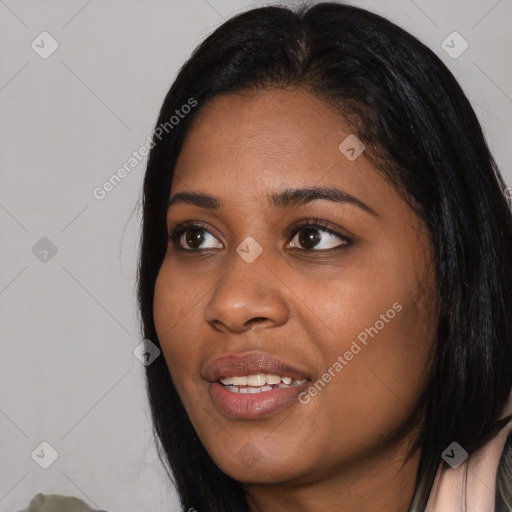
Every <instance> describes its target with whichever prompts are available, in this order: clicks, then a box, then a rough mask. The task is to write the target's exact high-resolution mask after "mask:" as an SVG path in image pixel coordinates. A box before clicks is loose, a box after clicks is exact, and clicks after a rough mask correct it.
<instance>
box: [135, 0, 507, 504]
mask: <svg viewBox="0 0 512 512" xmlns="http://www.w3.org/2000/svg"><path fill="white" fill-rule="evenodd" d="M271 88H274V89H289V88H302V89H304V90H306V91H308V92H311V93H312V94H315V95H316V96H318V97H319V98H322V99H323V100H325V101H326V102H327V103H329V104H330V105H332V106H333V108H336V109H337V111H338V112H339V114H340V118H343V119H344V120H346V121H348V122H349V123H350V125H351V127H352V129H353V133H355V134H356V135H357V137H358V138H359V139H360V140H361V141H362V142H363V143H364V144H365V146H366V148H367V151H366V153H365V155H367V156H368V157H369V158H370V159H371V160H372V161H373V162H375V164H376V166H377V168H378V169H379V171H380V172H381V173H382V175H383V176H385V177H386V179H389V180H390V181H391V182H392V183H394V184H395V185H396V187H397V190H399V191H400V192H401V194H402V196H403V197H404V198H405V199H406V200H407V201H408V203H409V204H410V206H411V207H412V208H413V209H414V211H415V212H416V213H417V214H418V216H419V217H420V219H421V220H422V221H423V223H424V224H425V226H426V228H427V230H428V233H429V235H430V240H431V244H432V249H433V254H434V256H435V266H436V276H435V285H436V290H437V293H438V296H439V309H438V311H437V312H436V314H437V315H438V318H437V319H436V322H437V324H436V325H437V333H436V339H435V353H434V358H433V363H432V367H431V368H430V372H429V375H428V379H427V382H426V384H425V387H424V390H423V391H422V393H421V396H419V397H418V401H417V411H416V412H417V417H418V418H419V420H418V421H419V422H420V423H419V426H420V428H419V430H418V432H419V434H418V437H417V443H416V444H415V447H416V448H417V447H420V448H421V459H420V463H419V468H418V475H417V481H416V487H415V491H414V499H413V502H414V505H413V502H411V506H410V509H409V510H413V509H414V510H415V511H416V510H417V511H422V510H424V508H425V505H426V501H427V499H428V495H429V492H430V489H431V485H432V482H433V479H434V476H435V474H436V471H437V469H438V468H439V465H440V464H441V463H442V459H441V454H442V452H443V450H444V449H445V448H446V447H447V446H448V445H450V444H451V443H452V442H453V441H456V442H457V443H459V444H460V445H461V446H462V447H463V448H464V449H465V450H466V451H467V452H468V453H469V454H471V453H472V452H474V451H475V450H477V449H478V448H479V447H481V446H482V445H483V444H484V443H485V442H486V441H488V440H489V439H491V438H492V437H493V436H494V435H495V434H496V432H497V431H498V429H499V428H500V427H501V426H502V425H503V420H502V421H501V422H498V421H497V420H498V418H499V417H500V413H501V411H502V409H503V407H504V405H505V403H506V401H507V398H508V396H509V393H510V391H511V387H512V371H511V368H512V257H511V255H512V216H511V212H510V205H509V204H508V201H507V199H506V197H505V189H506V186H505V183H504V181H503V179H502V177H501V175H500V173H499V170H498V167H497V165H496V163H495V160H494V159H493V157H492V155H491V153H490V151H489V149H488V146H487V143H486V140H485V137H484V135H483V132H482V129H481V127H480V124H479V122H478V120H477V117H476V115H475V113H474V110H473V109H472V107H471V105H470V103H469V101H468V99H467V97H466V95H465V94H464V92H463V91H462V89H461V87H460V86H459V84H458V83H457V81H456V79H455V78H454V77H453V75H452V74H451V72H450V71H449V70H448V68H447V67H446V66H445V65H444V64H443V63H442V61H441V60H440V59H439V58H438V57H437V56H436V55H435V54H434V53H433V52H432V51H431V50H430V49H428V48H427V47H426V46H425V45H424V44H422V43H421V42H420V41H419V40H418V39H416V38H415V37H413V36H412V35H410V34H409V33H407V32H406V31H404V30H403V29H401V28H399V27H398V26H396V25H395V24H393V23H391V22H390V21H389V20H387V19H385V18H384V17H381V16H379V15H377V14H374V13H371V12H369V11H366V10H364V9H361V8H357V7H354V6H348V5H344V4H340V3H331V2H323V3H318V4H316V5H307V4H303V5H301V6H298V7H297V6H296V7H293V8H292V7H286V6H277V5H275V6H268V7H260V8H254V9H251V10H248V11H246V12H243V13H241V14H238V15H236V16H234V17H233V18H231V19H229V20H227V21H226V22H225V23H223V24H222V25H221V26H220V27H219V28H217V29H216V30H215V31H214V32H213V33H212V34H211V35H209V36H208V37H207V38H206V39H205V40H204V41H203V42H202V43H201V44H200V45H199V46H198V47H197V48H196V50H195V51H194V52H193V54H192V56H191V57H190V59H189V60H188V61H187V62H186V63H185V64H184V65H183V67H182V68H181V69H180V71H179V74H178V76H177V78H176V80H175V81H174V83H173V84H172V86H171V88H170V90H169V92H168V93H167V95H166V97H165V100H164V102H163V105H162V108H161V110H160V114H159V117H158V120H157V125H156V126H157V127H159V126H160V127H161V126H163V125H164V123H167V125H166V128H165V134H164V133H163V130H162V129H160V130H158V133H157V130H155V132H154V135H153V142H154V146H153V147H152V149H151V151H150V155H149V160H148V164H147V170H146V175H145V179H144V187H143V201H142V202H143V221H142V237H141V246H140V255H139V268H138V301H139V308H140V315H141V331H142V336H143V338H144V339H150V340H151V341H152V342H153V343H155V344H156V345H157V346H160V345H159V341H158V337H157V333H156V330H155V325H154V321H153V297H154V290H155V281H156V278H157V275H158V272H159V268H160V265H161V263H162V260H163V258H164V255H165V252H166V248H167V226H166V213H167V206H168V200H169V194H170V188H171V183H172V179H173V170H174V166H175V164H176V161H177V158H178V155H179V153H180V150H181V148H182V145H183V141H184V140H185V137H186V134H187V131H188V129H189V126H190V124H191V122H192V121H193V119H194V118H195V117H196V116H197V114H198V113H199V112H200V111H201V109H202V108H204V106H205V105H207V104H208V102H210V101H211V100H213V99H214V98H215V97H216V96H218V95H220V94H230V93H241V92H246V91H255V90H260V89H271ZM187 104H188V105H197V106H195V107H194V108H192V109H187V111H189V113H188V114H187V115H184V116H180V120H179V122H178V123H172V124H170V123H169V119H170V118H171V116H173V114H174V113H175V112H176V109H178V110H179V109H181V108H182V106H183V105H187ZM183 112H185V110H183ZM162 135H163V136H162ZM146 379H147V380H146V384H147V393H148V397H149V402H150V407H151V414H152V419H153V428H154V433H155V439H157V449H158V453H159V456H160V458H161V460H162V462H163V463H164V465H166V464H168V465H169V467H170V469H171V471H172V474H171V473H169V476H170V477H171V479H172V480H173V481H174V483H175V485H176V488H177V491H178V493H179V496H180V500H181V503H182V506H183V510H188V509H189V508H195V509H196V510H198V511H200V512H221V511H222V512H243V511H248V510H249V509H248V505H247V502H246V495H245V491H244V485H243V484H242V483H240V482H238V481H236V480H234V479H232V478H231V477H229V476H228V475H226V474H225V473H224V472H222V471H221V470H220V469H219V468H218V467H217V466H216V465H215V464H214V462H213V461H212V459H211V458H210V456H209V454H208V453H207V451H206V450H205V448H204V446H203V445H202V443H201V442H200V440H199V438H198V436H197V434H196V432H195V430H194V428H193V426H192V424H191V422H190V420H189V418H188V416H187V414H186V412H185V409H184V407H183V405H182V403H181V401H180V398H179V396H178V394H177V392H176V388H175V386H174V384H173V382H172V379H171V375H170V374H169V370H168V367H167V366H166V363H165V360H164V358H163V357H159V358H157V359H156V360H155V361H154V362H153V363H152V364H151V365H149V366H147V367H146ZM166 469H167V466H166Z"/></svg>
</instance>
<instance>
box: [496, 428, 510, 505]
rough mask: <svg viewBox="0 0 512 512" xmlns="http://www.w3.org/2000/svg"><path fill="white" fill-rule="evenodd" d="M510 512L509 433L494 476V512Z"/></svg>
mask: <svg viewBox="0 0 512 512" xmlns="http://www.w3.org/2000/svg"><path fill="white" fill-rule="evenodd" d="M511 511H512V431H510V432H509V434H508V436H507V440H506V441H505V446H504V447H503V452H502V454H501V457H500V461H499V465H498V472H497V476H496V503H495V512H511Z"/></svg>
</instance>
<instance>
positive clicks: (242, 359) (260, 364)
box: [204, 352, 311, 382]
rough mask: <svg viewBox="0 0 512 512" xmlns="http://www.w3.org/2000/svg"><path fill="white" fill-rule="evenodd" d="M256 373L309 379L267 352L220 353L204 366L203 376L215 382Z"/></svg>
mask: <svg viewBox="0 0 512 512" xmlns="http://www.w3.org/2000/svg"><path fill="white" fill-rule="evenodd" d="M256 373H266V374H273V375H280V376H282V377H291V378H292V379H297V380H300V379H308V380H311V379H310V378H309V377H308V375H307V373H306V372H305V371H304V370H301V369H300V368H297V367H295V366H292V365H291V364H289V363H286V362H284V361H282V360H281V359H279V358H277V357H276V356H274V355H272V354H269V353H268V352H251V353H244V354H225V355H222V356H220V357H218V358H217V359H214V360H213V361H212V363H211V364H209V365H208V366H207V367H206V371H205V375H204V377H205V378H206V380H208V381H209V382H217V381H219V380H220V379H225V378H228V377H241V376H244V375H253V374H256Z"/></svg>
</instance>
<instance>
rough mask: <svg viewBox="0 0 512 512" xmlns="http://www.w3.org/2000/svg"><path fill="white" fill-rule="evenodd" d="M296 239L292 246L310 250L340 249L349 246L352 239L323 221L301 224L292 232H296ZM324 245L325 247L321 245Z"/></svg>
mask: <svg viewBox="0 0 512 512" xmlns="http://www.w3.org/2000/svg"><path fill="white" fill-rule="evenodd" d="M295 233H296V235H295V236H294V238H293V240H292V242H291V243H292V244H294V240H295V239H297V242H296V243H295V245H292V248H298V249H305V250H309V251H313V250H315V251H322V250H326V251H327V250H331V249H338V248H341V247H344V246H349V245H350V244H351V243H352V240H351V239H350V238H349V237H348V236H347V235H345V234H343V233H340V232H338V231H336V230H335V229H333V228H328V227H327V226H326V223H325V222H323V221H308V222H307V223H303V224H302V225H299V226H297V227H295V228H293V230H290V234H295ZM321 245H323V247H322V246H321Z"/></svg>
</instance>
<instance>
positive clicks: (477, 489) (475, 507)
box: [425, 392, 512, 512]
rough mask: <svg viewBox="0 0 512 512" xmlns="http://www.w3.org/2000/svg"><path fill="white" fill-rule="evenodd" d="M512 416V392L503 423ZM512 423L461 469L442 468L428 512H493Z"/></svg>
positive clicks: (470, 457) (435, 481) (431, 495)
mask: <svg viewBox="0 0 512 512" xmlns="http://www.w3.org/2000/svg"><path fill="white" fill-rule="evenodd" d="M510 414H512V392H511V394H510V396H509V399H508V403H507V405H506V406H505V409H504V411H503V413H502V415H501V416H500V419H501V418H503V417H505V416H508V415H510ZM511 431H512V420H510V421H509V422H508V423H507V424H506V425H505V426H504V427H503V428H502V429H501V430H500V431H499V433H498V434H497V435H496V436H495V437H494V438H492V439H491V440H490V441H488V442H487V443H486V444H485V445H484V446H482V447H481V448H480V449H479V450H478V451H476V452H474V453H473V454H471V455H470V456H469V457H468V458H467V459H466V460H465V461H464V462H463V463H462V464H461V465H460V466H459V467H457V468H452V467H450V466H449V465H448V464H445V463H444V462H443V463H442V464H441V466H440V468H439V470H438V472H437V475H436V478H435V480H434V483H433V486H432V490H431V492H430V497H429V500H428V503H427V507H426V509H425V512H494V506H495V493H496V475H497V471H498V465H499V461H500V457H501V454H502V452H503V448H504V446H505V441H506V439H507V436H508V434H509V433H510V432H511Z"/></svg>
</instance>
